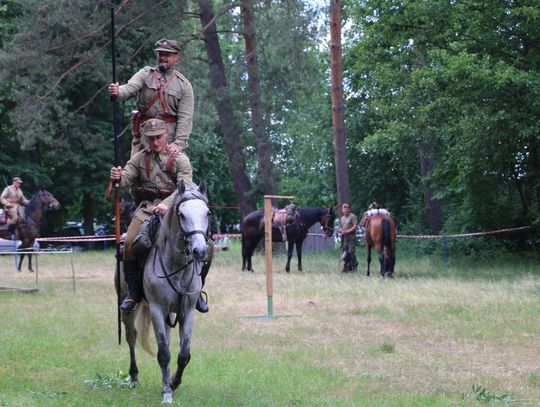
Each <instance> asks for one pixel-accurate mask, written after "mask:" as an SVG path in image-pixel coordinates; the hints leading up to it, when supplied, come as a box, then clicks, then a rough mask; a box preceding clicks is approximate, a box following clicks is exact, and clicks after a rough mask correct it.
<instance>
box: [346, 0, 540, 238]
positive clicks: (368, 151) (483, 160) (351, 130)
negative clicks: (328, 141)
mask: <svg viewBox="0 0 540 407" xmlns="http://www.w3.org/2000/svg"><path fill="white" fill-rule="evenodd" d="M345 7H346V15H348V16H349V17H350V22H351V24H352V27H351V30H349V31H348V38H349V40H350V41H349V42H348V47H347V49H346V51H345V66H346V69H347V72H348V78H350V81H351V97H350V98H349V99H348V111H349V114H350V115H351V116H355V117H353V118H352V120H349V121H348V130H347V132H348V134H350V135H351V137H353V138H354V140H355V142H354V144H355V145H356V146H357V147H356V148H357V150H358V152H359V155H360V156H361V157H362V158H364V157H365V158H366V159H368V160H369V161H370V164H369V165H368V169H367V171H358V172H355V173H353V174H354V175H353V180H354V181H353V182H355V183H357V184H359V185H362V189H363V190H364V191H368V192H369V193H370V194H378V195H377V196H382V197H383V198H382V199H381V198H378V200H381V201H383V202H384V203H385V205H387V206H390V205H388V204H387V203H386V202H391V203H392V205H395V206H391V207H390V209H391V210H393V211H394V212H395V213H396V214H398V215H399V217H400V219H402V220H405V222H414V223H415V224H416V225H418V224H422V219H423V218H424V213H425V211H424V204H423V202H422V201H421V200H420V199H421V198H422V194H421V190H420V186H421V182H422V181H429V183H430V185H431V186H432V187H433V188H434V192H435V197H436V198H438V199H440V200H442V202H443V208H444V216H445V219H444V220H445V225H446V228H447V230H451V231H452V232H456V231H457V230H459V229H463V228H466V229H468V230H486V229H488V230H489V229H494V228H496V227H497V226H500V225H506V226H512V225H517V226H521V225H523V224H530V223H534V222H536V221H537V219H538V208H539V205H540V202H539V201H538V199H537V198H536V197H535V196H537V195H538V191H539V187H540V183H539V182H538V171H537V168H539V163H540V161H539V154H538V152H539V151H540V150H539V149H540V142H539V139H538V132H539V130H540V119H539V117H540V110H539V106H540V105H538V100H540V81H539V80H538V74H537V73H538V71H539V70H540V59H538V57H537V55H538V50H539V49H538V48H539V46H538V44H539V43H540V42H539V39H540V38H539V35H538V31H537V30H536V29H535V28H534V27H535V25H536V24H538V22H539V21H540V20H539V19H540V15H539V14H538V13H537V11H535V7H534V6H533V2H531V1H525V2H523V3H522V4H514V3H512V4H507V3H504V2H494V3H490V4H489V5H485V6H478V4H477V2H474V1H472V0H471V1H462V2H447V1H438V0H433V1H425V2H417V1H405V2H394V1H390V2H386V1H378V0H372V1H370V0H368V1H365V2H355V1H351V2H347V3H346V6H345ZM420 143H422V145H427V146H429V147H430V149H431V151H432V152H433V155H434V167H433V171H432V172H431V173H430V174H429V176H428V177H427V178H425V179H421V177H420V176H419V158H418V146H419V145H420ZM374 169H380V170H379V171H378V172H376V171H374ZM362 170H364V168H362ZM387 177H392V178H394V179H395V180H397V181H398V182H397V185H398V186H391V185H388V180H387ZM380 184H383V185H384V186H383V187H382V188H381V189H382V191H377V189H376V186H377V185H380ZM399 185H400V186H399ZM390 191H391V192H390ZM419 192H420V193H419ZM356 196H357V197H359V198H360V199H361V200H362V201H364V202H365V201H366V200H367V197H365V195H364V192H357V193H356ZM394 197H395V198H396V199H394V200H392V198H394ZM383 199H384V200H383ZM419 220H420V222H419Z"/></svg>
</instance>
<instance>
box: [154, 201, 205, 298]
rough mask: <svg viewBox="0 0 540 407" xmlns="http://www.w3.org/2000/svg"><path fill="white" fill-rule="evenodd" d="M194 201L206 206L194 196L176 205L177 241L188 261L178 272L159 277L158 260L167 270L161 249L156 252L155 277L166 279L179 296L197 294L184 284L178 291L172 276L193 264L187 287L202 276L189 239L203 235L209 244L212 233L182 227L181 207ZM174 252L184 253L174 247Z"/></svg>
mask: <svg viewBox="0 0 540 407" xmlns="http://www.w3.org/2000/svg"><path fill="white" fill-rule="evenodd" d="M192 199H198V200H201V201H203V202H204V203H205V204H206V201H205V200H204V199H201V198H200V197H197V196H193V195H187V196H184V197H183V198H182V199H181V200H180V201H179V202H178V203H177V204H176V209H175V215H176V218H177V221H178V229H179V230H178V238H177V239H176V241H178V242H180V241H181V242H182V243H183V247H184V253H183V254H185V256H186V259H187V261H186V263H185V264H184V265H182V266H180V267H179V268H177V269H176V270H174V271H172V272H171V273H168V274H167V273H165V274H164V275H162V276H160V275H157V274H156V267H155V262H156V259H157V258H159V264H160V266H161V269H162V270H165V265H164V264H163V256H162V255H161V251H160V250H159V248H156V250H154V275H155V276H156V277H157V278H166V279H167V282H168V283H169V286H170V287H171V288H172V289H173V291H174V292H176V293H177V294H179V295H189V294H195V292H188V291H187V290H186V289H185V288H184V287H183V286H182V283H180V288H179V289H178V288H177V287H176V286H175V284H174V283H173V281H172V280H171V277H172V276H174V275H175V274H178V273H180V272H181V271H182V270H184V269H186V268H187V267H188V266H189V265H191V264H193V265H194V267H193V269H194V272H193V273H191V279H190V281H189V283H188V285H187V286H188V287H189V286H190V285H191V282H192V281H193V279H194V278H195V274H196V275H197V276H199V277H200V275H201V267H199V266H200V264H199V263H200V262H198V261H195V260H194V258H193V249H192V247H191V243H190V242H189V239H188V237H190V236H193V235H196V234H201V235H203V236H204V241H205V243H206V244H208V239H209V232H210V227H208V228H207V230H206V231H203V230H200V229H194V230H189V231H186V230H184V228H183V227H182V216H183V215H182V212H181V210H180V206H181V205H182V203H184V202H186V201H189V200H192ZM180 237H182V239H180ZM174 250H175V251H177V252H182V251H181V250H179V247H178V246H174ZM158 251H159V252H160V255H159V257H158Z"/></svg>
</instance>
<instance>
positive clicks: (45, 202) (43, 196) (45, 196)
mask: <svg viewBox="0 0 540 407" xmlns="http://www.w3.org/2000/svg"><path fill="white" fill-rule="evenodd" d="M38 200H39V204H40V205H41V206H42V207H45V208H47V209H60V202H58V200H57V199H56V198H55V197H54V195H53V194H51V193H50V192H49V191H47V190H46V189H43V188H42V189H41V190H40V191H39V193H38Z"/></svg>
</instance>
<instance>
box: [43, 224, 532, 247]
mask: <svg viewBox="0 0 540 407" xmlns="http://www.w3.org/2000/svg"><path fill="white" fill-rule="evenodd" d="M527 229H531V227H530V226H522V227H518V228H507V229H498V230H490V231H487V232H472V233H455V234H449V235H397V237H398V238H400V239H444V238H451V237H472V236H485V235H494V234H497V233H507V232H515V231H519V230H527ZM308 235H309V236H323V237H324V236H326V235H325V234H324V233H308ZM227 237H242V234H241V233H214V234H213V235H212V238H213V239H214V240H217V239H223V238H227ZM115 239H116V237H115V236H114V235H98V236H95V235H89V236H58V237H40V238H37V239H36V240H37V241H39V242H63V243H71V242H104V241H112V240H115Z"/></svg>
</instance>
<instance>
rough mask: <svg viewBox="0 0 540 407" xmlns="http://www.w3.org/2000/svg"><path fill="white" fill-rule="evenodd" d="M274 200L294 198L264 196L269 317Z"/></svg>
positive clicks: (271, 313)
mask: <svg viewBox="0 0 540 407" xmlns="http://www.w3.org/2000/svg"><path fill="white" fill-rule="evenodd" d="M275 198H287V199H294V196H279V195H265V196H264V253H265V264H266V297H267V298H268V313H267V315H268V316H269V317H272V316H273V315H274V310H273V308H274V303H273V296H274V286H273V276H272V199H275Z"/></svg>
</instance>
